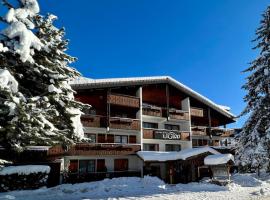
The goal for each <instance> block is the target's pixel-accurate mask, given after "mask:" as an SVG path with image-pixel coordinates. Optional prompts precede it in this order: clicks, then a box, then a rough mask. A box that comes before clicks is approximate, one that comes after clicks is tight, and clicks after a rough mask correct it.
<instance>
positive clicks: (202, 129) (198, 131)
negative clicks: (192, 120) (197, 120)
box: [192, 127, 207, 136]
mask: <svg viewBox="0 0 270 200" xmlns="http://www.w3.org/2000/svg"><path fill="white" fill-rule="evenodd" d="M206 129H207V128H206V127H193V128H192V135H200V136H207V130H206Z"/></svg>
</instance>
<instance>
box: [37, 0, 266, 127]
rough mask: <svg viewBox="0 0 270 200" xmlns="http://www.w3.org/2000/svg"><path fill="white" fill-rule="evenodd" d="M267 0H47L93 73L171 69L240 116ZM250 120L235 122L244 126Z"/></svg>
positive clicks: (82, 67)
mask: <svg viewBox="0 0 270 200" xmlns="http://www.w3.org/2000/svg"><path fill="white" fill-rule="evenodd" d="M268 3H269V1H267V0H204V1H202V0H77V1H55V0H40V4H41V11H42V13H43V14H44V13H47V12H50V13H53V14H55V15H57V16H58V17H59V20H58V21H57V25H58V26H64V27H65V28H66V32H67V38H69V39H70V40H71V41H70V46H69V53H70V54H72V55H73V56H76V57H78V59H79V60H78V62H77V63H75V64H74V66H75V67H76V68H77V69H78V70H79V71H80V72H81V73H82V74H83V75H84V76H87V77H92V78H107V77H130V76H154V75H169V76H172V77H174V78H175V79H177V80H179V81H180V82H182V83H184V84H186V85H187V86H189V87H191V88H193V89H194V90H196V91H198V92H199V93H201V94H203V95H205V96H206V97H208V98H210V99H211V100H213V101H215V102H216V103H219V104H224V105H228V106H230V107H231V108H232V112H233V113H235V114H236V115H238V114H239V113H240V112H241V111H242V109H243V108H244V106H245V104H244V103H243V100H242V98H243V96H244V94H245V91H243V90H242V89H241V86H242V85H243V83H244V77H245V76H246V75H244V74H241V71H242V70H243V69H245V68H246V67H248V63H249V62H250V61H252V59H254V58H255V57H256V56H257V53H256V52H255V51H253V50H251V48H252V46H254V45H253V44H252V43H251V40H252V39H253V38H254V37H255V35H254V33H255V29H256V28H257V27H258V24H259V20H260V18H261V14H262V12H263V11H264V10H265V9H266V7H267V5H268ZM243 121H244V120H243V119H240V120H239V122H238V123H236V124H234V126H235V127H239V126H241V124H242V123H243Z"/></svg>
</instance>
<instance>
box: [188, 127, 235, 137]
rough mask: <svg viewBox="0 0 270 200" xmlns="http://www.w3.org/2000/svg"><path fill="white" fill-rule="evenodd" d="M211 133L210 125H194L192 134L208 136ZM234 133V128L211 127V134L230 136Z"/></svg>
mask: <svg viewBox="0 0 270 200" xmlns="http://www.w3.org/2000/svg"><path fill="white" fill-rule="evenodd" d="M209 134H210V129H209V128H208V127H193V128H192V135H198V136H207V135H209ZM233 134H234V131H233V130H232V129H224V128H216V127H214V128H211V135H213V136H220V137H230V136H231V135H233Z"/></svg>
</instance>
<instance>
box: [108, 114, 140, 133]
mask: <svg viewBox="0 0 270 200" xmlns="http://www.w3.org/2000/svg"><path fill="white" fill-rule="evenodd" d="M110 128H114V129H125V130H136V131H139V130H140V129H141V123H140V120H138V119H130V118H119V117H111V118H110Z"/></svg>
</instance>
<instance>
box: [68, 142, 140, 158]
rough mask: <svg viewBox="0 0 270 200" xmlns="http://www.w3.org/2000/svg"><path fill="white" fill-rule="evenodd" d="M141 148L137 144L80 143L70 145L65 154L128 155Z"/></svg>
mask: <svg viewBox="0 0 270 200" xmlns="http://www.w3.org/2000/svg"><path fill="white" fill-rule="evenodd" d="M140 150H141V145H139V144H116V143H111V144H89V143H82V144H76V145H74V146H72V147H71V148H70V149H69V150H68V152H67V155H69V156H74V155H85V156H89V155H129V154H134V153H135V152H137V151H140Z"/></svg>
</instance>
